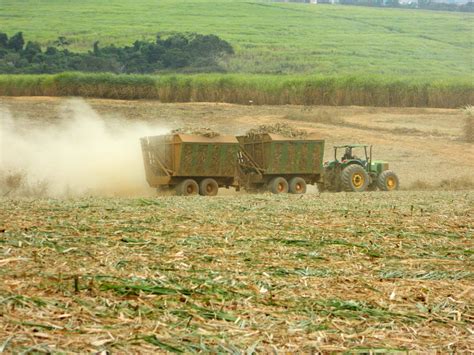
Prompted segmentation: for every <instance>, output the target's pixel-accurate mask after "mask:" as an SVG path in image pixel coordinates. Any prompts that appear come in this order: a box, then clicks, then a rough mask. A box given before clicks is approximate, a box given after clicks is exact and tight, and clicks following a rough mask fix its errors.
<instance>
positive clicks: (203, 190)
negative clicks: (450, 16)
mask: <svg viewBox="0 0 474 355" xmlns="http://www.w3.org/2000/svg"><path fill="white" fill-rule="evenodd" d="M217 191H219V185H218V184H217V181H216V180H214V179H211V178H207V179H204V180H202V181H201V182H200V183H199V194H200V195H202V196H216V195H217Z"/></svg>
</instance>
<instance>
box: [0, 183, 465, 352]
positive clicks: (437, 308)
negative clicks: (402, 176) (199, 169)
mask: <svg viewBox="0 0 474 355" xmlns="http://www.w3.org/2000/svg"><path fill="white" fill-rule="evenodd" d="M0 202H1V205H2V208H1V209H0V255H1V258H0V266H1V268H0V284H1V285H2V287H0V312H1V314H2V317H1V322H0V324H1V326H0V339H3V342H2V343H0V346H2V347H3V348H4V349H5V351H13V352H21V351H38V352H39V351H44V352H51V351H52V352H57V351H59V352H61V351H81V352H83V351H90V352H100V351H111V352H125V351H128V352H145V351H148V352H153V351H169V352H191V351H203V352H242V351H250V352H251V351H254V350H255V351H260V352H269V351H277V350H282V351H312V350H313V351H344V350H348V349H353V350H355V349H359V350H360V349H367V348H370V349H385V350H386V351H388V350H390V349H392V350H393V349H399V350H402V349H411V350H416V351H422V352H424V351H426V350H427V349H431V350H432V351H440V352H448V351H449V352H453V351H454V352H456V351H457V352H464V351H468V350H469V349H470V348H472V324H473V321H474V318H473V308H472V307H473V303H472V292H473V288H472V281H473V279H474V264H473V259H472V237H473V229H474V225H473V219H472V216H473V212H474V211H473V207H472V206H473V205H474V195H473V194H472V193H471V192H397V193H390V194H386V193H367V194H345V193H341V194H321V195H306V196H302V197H296V196H289V195H285V196H270V195H266V194H261V195H241V196H232V197H229V196H227V197H221V198H219V197H217V198H201V197H196V198H176V197H163V198H158V199H99V198H87V199H79V200H7V199H2V200H1V201H0Z"/></svg>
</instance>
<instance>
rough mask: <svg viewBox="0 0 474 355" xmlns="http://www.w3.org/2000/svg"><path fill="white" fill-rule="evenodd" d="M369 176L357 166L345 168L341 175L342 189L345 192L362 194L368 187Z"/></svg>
mask: <svg viewBox="0 0 474 355" xmlns="http://www.w3.org/2000/svg"><path fill="white" fill-rule="evenodd" d="M369 180H370V178H369V174H367V172H366V171H365V170H364V168H363V167H361V166H360V165H357V164H352V165H349V166H346V167H345V168H344V170H342V173H341V184H342V189H343V190H344V191H347V192H363V191H365V190H367V186H368V185H369Z"/></svg>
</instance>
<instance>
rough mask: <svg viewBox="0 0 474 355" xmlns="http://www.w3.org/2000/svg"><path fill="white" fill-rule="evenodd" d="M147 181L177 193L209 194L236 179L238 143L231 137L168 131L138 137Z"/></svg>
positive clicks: (154, 185)
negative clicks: (166, 132) (210, 136)
mask: <svg viewBox="0 0 474 355" xmlns="http://www.w3.org/2000/svg"><path fill="white" fill-rule="evenodd" d="M141 147H142V154H143V160H144V165H145V174H146V179H147V182H148V184H149V185H150V186H151V187H156V188H159V189H163V188H171V189H174V190H176V193H177V194H178V195H194V194H198V193H200V194H201V195H208V196H213V195H216V194H217V191H218V188H219V187H230V186H234V187H237V188H238V187H239V183H238V181H236V177H237V176H238V174H237V171H238V169H237V155H238V152H239V149H240V148H239V142H238V140H237V139H236V138H235V137H234V136H224V135H219V136H217V137H212V138H209V137H204V136H198V135H190V134H169V135H162V136H153V137H143V138H141Z"/></svg>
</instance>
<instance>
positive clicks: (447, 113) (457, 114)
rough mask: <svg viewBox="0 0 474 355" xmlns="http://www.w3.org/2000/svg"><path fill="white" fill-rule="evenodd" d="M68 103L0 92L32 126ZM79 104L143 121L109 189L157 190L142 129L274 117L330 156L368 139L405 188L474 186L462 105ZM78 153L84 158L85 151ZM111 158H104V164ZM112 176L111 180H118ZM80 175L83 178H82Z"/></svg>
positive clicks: (57, 115)
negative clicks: (338, 147)
mask: <svg viewBox="0 0 474 355" xmlns="http://www.w3.org/2000/svg"><path fill="white" fill-rule="evenodd" d="M65 102H66V103H67V102H68V100H67V99H61V98H44V97H34V98H31V97H29V98H23V97H22V98H10V97H0V108H4V109H5V110H8V112H9V113H10V114H11V116H12V117H14V118H16V119H26V120H28V127H29V128H30V129H34V128H38V129H40V130H44V127H45V125H50V124H53V125H54V124H58V122H60V121H61V120H62V119H64V115H63V113H64V112H63V111H64V107H63V105H64V103H65ZM84 105H86V106H87V107H89V108H88V109H87V110H84V109H82V108H81V111H80V115H79V116H80V117H82V116H83V115H84V111H85V114H87V115H91V114H94V112H95V115H96V116H98V117H100V118H101V119H103V120H104V121H110V120H113V119H117V118H118V119H120V120H121V122H126V123H127V124H128V125H129V126H130V127H132V126H136V125H142V124H146V125H147V127H148V128H147V129H146V130H145V131H144V130H140V132H139V133H136V134H135V135H133V134H132V133H133V132H134V130H132V129H129V128H127V130H128V131H129V134H127V139H131V140H133V139H136V140H137V144H136V146H135V145H134V144H133V143H131V141H127V142H118V143H117V144H116V145H119V146H120V147H121V148H120V149H122V150H123V151H120V149H119V152H118V153H119V154H116V155H114V159H113V160H114V161H115V160H117V161H120V159H123V158H124V156H126V157H127V158H130V159H129V160H127V165H126V168H122V167H120V166H118V167H115V168H118V169H119V170H118V173H121V179H122V180H124V179H125V178H129V179H128V180H130V181H131V183H132V182H133V185H132V184H131V183H130V184H128V185H127V186H126V187H127V188H126V189H120V191H119V190H118V189H115V190H116V191H114V189H112V191H109V192H108V193H107V195H110V194H112V195H121V196H124V195H125V196H129V195H130V194H132V195H133V196H137V194H139V195H141V196H144V195H154V194H155V192H154V190H152V189H148V187H147V185H146V184H142V182H144V181H145V177H144V172H143V163H142V157H141V152H140V149H139V143H138V138H139V137H140V134H142V135H156V134H162V133H164V132H167V131H170V130H172V129H175V128H180V127H188V128H189V129H199V128H200V127H208V128H210V129H211V130H212V131H215V132H220V133H223V134H233V135H234V134H235V135H243V134H245V133H246V132H247V131H248V130H249V129H252V128H257V127H258V126H260V125H274V124H287V125H291V127H293V128H294V129H301V130H305V131H307V132H308V133H309V134H311V135H316V136H319V137H321V138H324V139H325V140H326V154H325V159H326V160H328V159H332V157H333V152H332V149H331V147H332V145H334V144H347V143H368V144H373V145H374V158H376V159H382V160H386V161H388V162H389V163H390V165H391V168H392V169H393V170H395V171H396V172H397V173H398V175H399V177H400V180H401V188H402V189H416V190H419V189H442V190H446V189H449V190H452V189H458V190H462V189H472V188H474V179H473V177H472V171H473V170H474V160H472V159H468V158H467V157H472V156H474V145H473V144H472V143H468V142H466V138H465V137H466V133H465V132H466V131H465V130H466V124H465V122H466V117H467V115H466V114H465V113H464V112H463V111H462V110H459V109H428V108H376V107H358V106H347V107H329V106H291V105H287V106H242V105H230V104H215V103H192V104H191V103H181V104H163V103H159V102H156V101H148V100H141V101H125V100H96V99H88V100H84ZM84 105H82V106H84ZM0 114H1V112H0ZM80 117H79V118H80ZM125 127H126V126H125ZM145 128H146V127H145ZM91 137H92V138H93V137H94V136H93V135H92V136H91ZM86 138H87V139H90V137H86ZM108 138H109V140H108V141H107V144H111V143H112V142H113V139H114V137H112V138H110V137H108ZM121 138H123V137H121ZM111 141H112V142H111ZM133 147H136V155H134V154H131V155H130V152H131V150H132V148H133ZM5 149H6V148H5ZM78 158H80V159H83V157H82V155H80V156H79V157H78ZM111 161H112V159H109V161H108V163H110V162H111ZM52 163H55V161H53V162H52ZM86 163H88V162H86ZM76 165H77V164H76ZM101 165H104V163H103V162H102V163H101ZM92 168H95V167H94V166H93V167H91V169H92ZM130 174H132V175H133V176H129V175H130ZM116 175H117V174H114V176H112V177H110V179H116ZM108 178H109V177H108ZM84 180H87V177H86V178H83V179H81V181H80V182H81V183H83V181H84ZM112 181H115V180H112ZM129 185H130V186H129ZM101 186H102V185H101ZM108 187H112V188H113V187H114V185H113V184H109V185H108ZM99 193H100V192H99ZM104 194H105V192H103V193H102V195H104Z"/></svg>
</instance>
